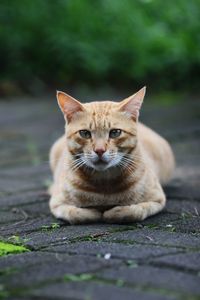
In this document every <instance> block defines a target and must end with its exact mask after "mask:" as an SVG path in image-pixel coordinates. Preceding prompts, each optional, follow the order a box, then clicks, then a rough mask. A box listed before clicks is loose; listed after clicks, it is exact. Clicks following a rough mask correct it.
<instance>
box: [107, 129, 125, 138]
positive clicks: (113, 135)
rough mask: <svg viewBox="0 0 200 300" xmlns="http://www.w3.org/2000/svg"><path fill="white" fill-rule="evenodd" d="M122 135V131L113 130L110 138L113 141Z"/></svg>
mask: <svg viewBox="0 0 200 300" xmlns="http://www.w3.org/2000/svg"><path fill="white" fill-rule="evenodd" d="M121 133H122V131H121V129H112V130H111V131H110V132H109V137H110V138H111V139H115V138H117V137H118V136H120V134H121Z"/></svg>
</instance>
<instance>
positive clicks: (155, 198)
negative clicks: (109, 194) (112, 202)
mask: <svg viewBox="0 0 200 300" xmlns="http://www.w3.org/2000/svg"><path fill="white" fill-rule="evenodd" d="M145 196H146V197H144V202H140V203H137V204H132V205H127V206H116V207H114V208H112V209H110V210H107V211H105V212H104V214H103V220H104V221H105V222H107V223H127V222H134V221H142V220H144V219H146V218H147V217H149V216H152V215H155V214H157V213H158V212H160V211H161V210H162V209H163V208H164V206H165V203H166V198H165V195H164V193H163V191H162V189H161V190H160V189H159V190H157V191H156V192H155V191H154V193H149V196H148V194H146V195H145ZM145 199H147V200H146V201H145Z"/></svg>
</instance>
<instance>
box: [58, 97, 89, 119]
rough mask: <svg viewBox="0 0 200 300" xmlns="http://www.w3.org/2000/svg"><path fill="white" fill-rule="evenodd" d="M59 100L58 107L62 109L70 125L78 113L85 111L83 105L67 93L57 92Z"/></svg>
mask: <svg viewBox="0 0 200 300" xmlns="http://www.w3.org/2000/svg"><path fill="white" fill-rule="evenodd" d="M57 100H58V105H59V106H60V109H61V110H62V112H63V114H64V117H65V119H66V121H68V123H69V122H70V121H71V119H72V118H73V116H74V115H75V114H76V113H78V112H81V111H84V108H83V105H82V104H81V103H80V102H79V101H77V100H76V99H74V98H73V97H71V96H70V95H67V94H66V93H63V92H60V91H57Z"/></svg>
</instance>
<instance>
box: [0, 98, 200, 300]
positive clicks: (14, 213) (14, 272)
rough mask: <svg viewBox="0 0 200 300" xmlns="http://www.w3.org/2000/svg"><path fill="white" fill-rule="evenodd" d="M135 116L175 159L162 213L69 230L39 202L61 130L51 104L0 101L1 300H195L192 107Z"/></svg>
mask: <svg viewBox="0 0 200 300" xmlns="http://www.w3.org/2000/svg"><path fill="white" fill-rule="evenodd" d="M141 117H142V120H143V121H145V122H146V124H148V125H150V126H151V127H153V128H154V129H156V130H157V131H158V132H160V133H162V134H163V135H164V136H165V137H167V138H168V139H169V141H170V142H171V143H172V146H173V149H174V151H175V154H176V159H177V169H176V174H175V176H174V179H173V180H172V181H171V182H170V183H169V185H168V186H167V187H166V188H165V191H166V194H167V197H168V202H167V206H166V208H165V210H164V211H163V212H162V213H160V214H159V215H157V216H154V217H151V218H149V219H147V220H145V221H143V222H141V223H132V224H127V225H106V224H96V225H85V226H69V225H67V224H65V223H64V222H62V221H58V220H56V219H55V218H53V217H52V216H51V214H50V212H49V208H48V199H49V196H48V194H47V193H46V189H47V186H48V185H49V182H50V180H51V175H50V171H49V167H48V149H49V147H50V145H51V144H52V143H53V141H54V140H55V139H56V138H57V137H58V136H59V135H60V134H61V133H62V131H63V125H64V122H63V119H62V115H61V113H60V112H59V110H58V108H57V105H56V101H55V100H54V99H48V100H47V99H46V100H41V101H40V99H24V100H13V101H3V100H1V101H0V299H12V300H18V299H41V300H45V299H52V300H55V299H71V300H93V299H94V300H100V299H101V300H102V299H105V300H106V299H115V300H118V299H119V300H121V299H126V300H129V299H140V300H143V299H144V300H151V299H152V300H161V299H162V300H165V299H166V300H167V299H169V300H170V299H180V300H184V299H185V300H197V299H200V217H199V215H200V103H198V102H197V101H196V102H195V101H194V102H191V103H189V101H188V103H181V102H180V103H178V104H176V105H175V106H173V107H170V106H165V107H159V106H158V105H157V106H155V105H150V106H148V107H146V108H144V110H143V112H142V116H141ZM166 162H167V157H166ZM14 245H15V246H14Z"/></svg>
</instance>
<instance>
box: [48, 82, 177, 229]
mask: <svg viewBox="0 0 200 300" xmlns="http://www.w3.org/2000/svg"><path fill="white" fill-rule="evenodd" d="M144 94H145V88H143V89H141V90H140V91H139V92H137V93H136V94H134V95H133V96H131V97H129V98H127V99H125V100H123V101H122V102H120V103H117V102H111V101H104V102H92V103H87V104H80V102H78V101H77V100H75V99H74V98H72V97H70V96H69V95H67V94H65V93H63V92H58V94H57V97H58V103H59V105H60V107H61V110H62V111H63V113H64V116H65V120H66V126H65V135H64V136H63V137H61V138H60V139H59V140H58V141H56V143H55V144H54V145H53V147H52V149H51V152H50V163H51V168H52V172H53V174H54V182H53V185H52V187H51V189H50V193H51V199H50V208H51V211H52V213H53V214H54V215H55V216H56V217H57V218H61V219H64V220H67V221H69V222H70V223H71V224H78V223H88V222H97V221H101V220H103V221H105V222H116V223H118V222H119V223H121V222H132V221H138V220H143V219H145V218H146V217H148V216H150V215H153V214H156V213H157V212H159V211H161V210H162V209H163V207H164V206H165V202H166V198H165V195H164V192H163V190H162V187H161V183H162V184H164V183H166V182H167V181H168V180H169V179H170V178H171V175H172V172H173V169H174V156H173V153H172V150H171V148H170V146H169V144H168V143H167V141H166V140H164V139H163V138H162V137H161V136H159V135H158V134H157V133H155V132H154V131H152V130H151V129H149V128H148V127H146V126H145V125H143V124H141V123H138V115H139V109H140V107H141V104H142V101H143V98H144ZM113 129H120V130H121V131H120V135H119V136H118V137H115V138H111V137H109V134H110V131H111V130H113ZM80 130H87V131H89V132H90V134H91V137H90V138H83V137H82V136H81V135H80ZM87 134H88V133H87ZM115 134H116V132H115ZM97 149H98V151H100V150H99V149H101V152H103V155H102V156H101V157H100V158H101V159H100V161H99V160H98V159H99V156H98V155H99V152H98V151H97ZM97 153H98V155H97ZM97 157H98V159H97ZM102 160H103V161H102ZM104 160H105V161H104Z"/></svg>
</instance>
